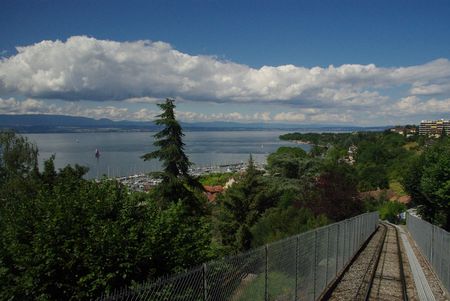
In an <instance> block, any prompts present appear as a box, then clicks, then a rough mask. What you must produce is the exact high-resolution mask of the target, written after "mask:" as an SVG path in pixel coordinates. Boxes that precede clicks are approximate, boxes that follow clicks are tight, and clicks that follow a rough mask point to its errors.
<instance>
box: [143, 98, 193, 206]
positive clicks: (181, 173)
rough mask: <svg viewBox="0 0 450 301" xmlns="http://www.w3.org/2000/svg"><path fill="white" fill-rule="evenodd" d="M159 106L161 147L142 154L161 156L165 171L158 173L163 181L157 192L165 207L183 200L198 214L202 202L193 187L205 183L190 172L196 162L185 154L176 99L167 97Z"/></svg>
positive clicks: (157, 141)
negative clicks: (176, 110)
mask: <svg viewBox="0 0 450 301" xmlns="http://www.w3.org/2000/svg"><path fill="white" fill-rule="evenodd" d="M158 106H159V107H160V108H161V110H162V113H161V114H160V115H158V118H159V119H157V120H156V121H155V123H156V124H157V125H160V126H162V127H163V129H162V130H161V131H159V132H158V133H156V134H155V135H154V137H155V142H154V145H155V146H156V147H157V149H156V150H155V151H153V152H150V153H147V154H145V155H143V156H142V158H143V159H144V160H145V161H147V160H152V159H158V160H159V161H161V162H162V167H163V171H162V172H161V173H157V175H158V176H159V177H161V178H162V182H161V184H160V185H158V187H157V188H156V189H155V194H154V195H155V197H156V198H157V199H158V200H159V201H160V202H161V204H163V205H165V206H167V205H168V204H169V203H172V202H178V201H181V202H182V203H183V204H184V206H185V208H186V210H187V211H188V212H189V213H190V214H194V215H198V214H200V213H201V212H202V204H201V202H200V200H199V198H198V196H196V195H195V193H194V192H193V190H195V189H200V188H201V184H200V183H199V182H198V181H197V180H196V179H194V178H193V177H192V176H191V175H190V174H189V167H190V166H191V165H192V163H191V162H190V161H189V159H188V157H187V156H186V154H185V153H184V143H183V140H182V137H183V136H184V134H183V131H182V128H181V126H180V124H179V123H178V121H177V120H176V119H175V112H174V109H175V104H174V100H173V99H169V98H167V99H166V101H165V102H164V103H160V104H158Z"/></svg>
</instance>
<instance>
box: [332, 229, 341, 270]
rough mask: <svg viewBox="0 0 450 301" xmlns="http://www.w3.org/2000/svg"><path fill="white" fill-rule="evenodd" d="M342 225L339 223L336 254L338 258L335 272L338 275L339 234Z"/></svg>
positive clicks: (337, 258)
mask: <svg viewBox="0 0 450 301" xmlns="http://www.w3.org/2000/svg"><path fill="white" fill-rule="evenodd" d="M340 226H341V224H340V223H339V224H337V234H336V256H335V258H336V269H335V271H336V273H335V274H334V276H336V275H337V274H338V268H339V235H340V233H341V231H340V228H341V227H340Z"/></svg>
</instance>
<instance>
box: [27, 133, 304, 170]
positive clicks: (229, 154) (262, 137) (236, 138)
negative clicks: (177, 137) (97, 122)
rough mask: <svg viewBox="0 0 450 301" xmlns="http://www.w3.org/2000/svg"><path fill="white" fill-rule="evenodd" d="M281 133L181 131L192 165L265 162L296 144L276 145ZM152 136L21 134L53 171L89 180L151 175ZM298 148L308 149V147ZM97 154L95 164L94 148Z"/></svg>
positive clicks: (154, 166) (154, 167)
mask: <svg viewBox="0 0 450 301" xmlns="http://www.w3.org/2000/svg"><path fill="white" fill-rule="evenodd" d="M285 133H286V131H205V132H185V137H184V139H183V141H184V142H185V144H186V147H185V151H186V154H187V155H188V156H189V159H190V161H191V162H193V163H194V164H195V166H211V165H221V164H230V163H239V162H246V161H247V160H248V158H249V155H250V154H252V156H253V159H254V160H255V161H256V162H259V163H265V161H266V158H267V156H268V154H270V153H272V152H274V151H276V150H277V148H278V147H280V146H295V144H293V143H290V142H286V141H281V140H279V139H278V137H279V135H281V134H285ZM154 134H155V133H154V132H131V133H63V134H26V136H27V137H28V138H29V139H30V141H32V142H34V143H36V144H37V146H38V148H39V160H40V164H41V166H42V163H43V161H44V160H46V159H48V158H49V157H50V156H51V155H52V154H55V156H56V158H55V165H56V168H61V167H64V166H65V165H67V164H72V165H74V164H79V165H84V166H87V167H89V173H88V174H87V177H88V178H95V177H97V175H102V174H106V175H110V176H116V177H117V176H126V175H131V174H136V173H143V172H150V171H156V170H159V169H160V164H159V162H158V161H157V160H156V161H155V160H153V161H143V160H142V159H141V158H140V156H142V155H143V154H145V153H148V152H151V151H153V150H154V149H155V147H154V146H153V135H154ZM299 147H301V148H303V149H305V150H309V146H308V145H299ZM96 149H98V150H99V151H100V158H99V160H98V162H97V159H96V158H95V150H96Z"/></svg>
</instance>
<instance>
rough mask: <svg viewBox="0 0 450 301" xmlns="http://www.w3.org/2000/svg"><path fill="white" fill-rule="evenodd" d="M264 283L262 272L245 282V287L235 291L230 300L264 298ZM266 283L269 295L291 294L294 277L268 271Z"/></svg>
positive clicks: (249, 300)
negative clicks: (250, 280)
mask: <svg viewBox="0 0 450 301" xmlns="http://www.w3.org/2000/svg"><path fill="white" fill-rule="evenodd" d="M264 283H265V276H264V274H259V275H258V277H256V278H255V279H254V280H253V281H252V282H250V283H249V284H247V287H245V288H243V290H240V291H239V292H237V293H236V295H235V298H232V300H239V301H253V300H260V299H261V300H262V299H264V292H265V290H264ZM268 283H269V287H268V288H269V297H272V298H273V297H279V296H293V293H294V286H295V279H293V278H290V277H289V276H287V275H285V274H283V273H280V272H270V273H269V275H268ZM272 298H270V299H272Z"/></svg>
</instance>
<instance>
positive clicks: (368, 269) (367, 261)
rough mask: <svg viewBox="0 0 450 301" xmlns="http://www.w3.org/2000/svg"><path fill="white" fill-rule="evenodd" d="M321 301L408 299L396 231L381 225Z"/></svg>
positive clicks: (386, 225) (389, 226)
mask: <svg viewBox="0 0 450 301" xmlns="http://www.w3.org/2000/svg"><path fill="white" fill-rule="evenodd" d="M321 300H408V296H407V292H406V280H405V275H404V271H403V258H402V252H401V247H400V237H399V233H398V230H397V228H396V227H395V226H394V225H392V224H389V223H384V222H382V223H380V227H379V228H378V230H377V232H376V233H375V234H374V235H373V236H372V239H371V240H370V241H369V242H368V243H367V245H366V246H365V248H364V249H363V250H362V251H361V252H360V253H359V255H358V256H356V257H355V258H354V260H353V261H352V262H351V263H350V265H349V266H348V267H347V268H346V269H345V271H344V273H343V274H342V275H341V276H340V277H338V278H337V280H336V282H335V283H334V285H332V286H331V287H330V289H329V291H327V292H326V293H325V294H324V295H323V297H322V298H321Z"/></svg>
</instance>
